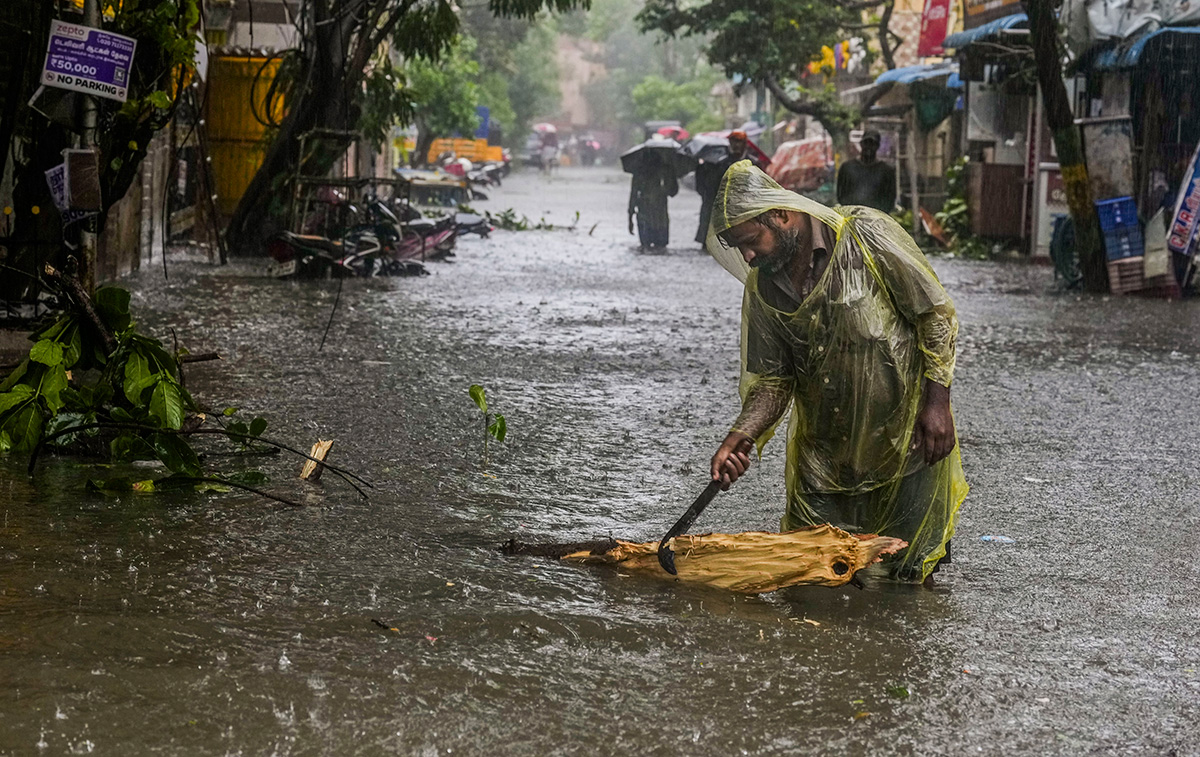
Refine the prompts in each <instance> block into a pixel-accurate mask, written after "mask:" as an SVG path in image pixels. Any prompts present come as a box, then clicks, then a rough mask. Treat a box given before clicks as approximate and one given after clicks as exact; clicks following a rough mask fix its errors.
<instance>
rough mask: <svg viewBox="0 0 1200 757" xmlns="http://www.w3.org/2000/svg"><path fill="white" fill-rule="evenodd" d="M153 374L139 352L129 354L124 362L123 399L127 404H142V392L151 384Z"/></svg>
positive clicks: (148, 363)
mask: <svg viewBox="0 0 1200 757" xmlns="http://www.w3.org/2000/svg"><path fill="white" fill-rule="evenodd" d="M153 380H154V374H152V373H151V372H150V362H149V361H148V360H146V356H145V355H143V354H142V353H140V352H131V353H130V354H129V359H128V360H126V361H125V399H127V400H129V404H131V405H133V406H135V407H136V406H137V405H140V404H142V392H143V391H145V389H146V387H148V386H150V384H151V383H153Z"/></svg>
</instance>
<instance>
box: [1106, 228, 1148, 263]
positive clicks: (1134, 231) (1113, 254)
mask: <svg viewBox="0 0 1200 757" xmlns="http://www.w3.org/2000/svg"><path fill="white" fill-rule="evenodd" d="M1145 252H1146V240H1145V238H1144V237H1143V236H1142V229H1141V227H1140V226H1134V227H1132V228H1128V229H1117V230H1116V231H1108V232H1105V233H1104V253H1105V254H1106V255H1107V256H1108V259H1109V260H1123V259H1124V258H1136V257H1138V256H1139V255H1144V254H1145Z"/></svg>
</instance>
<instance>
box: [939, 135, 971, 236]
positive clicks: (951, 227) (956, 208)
mask: <svg viewBox="0 0 1200 757" xmlns="http://www.w3.org/2000/svg"><path fill="white" fill-rule="evenodd" d="M934 218H936V219H937V222H938V223H940V224H941V225H942V228H943V229H945V230H946V233H948V234H950V235H951V236H952V237H955V238H957V237H961V236H964V235H966V234H968V233H970V231H969V230H970V227H971V214H970V209H969V208H968V206H967V156H965V155H964V156H963V157H961V158H959V159H958V160H956V161H954V162H953V163H951V164H950V167H949V168H947V169H946V203H945V205H943V206H942V209H941V210H940V211H938V212H937V213H935V214H934Z"/></svg>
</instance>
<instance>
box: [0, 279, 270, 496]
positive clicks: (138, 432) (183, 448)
mask: <svg viewBox="0 0 1200 757" xmlns="http://www.w3.org/2000/svg"><path fill="white" fill-rule="evenodd" d="M129 299H130V298H129V292H127V291H125V290H123V289H119V288H116V287H104V288H101V289H98V290H97V291H96V294H95V296H94V298H93V304H94V306H95V309H96V312H97V314H98V315H99V317H100V320H101V321H102V322H103V323H104V324H105V326H106V327H107V328H108V329H109V331H111V333H112V334H113V337H114V339H115V345H116V346H115V348H114V349H112V350H111V351H108V350H107V349H106V348H105V346H104V343H103V342H102V341H101V340H100V339H99V338H98V337H97V336H95V334H94V332H95V328H94V327H93V326H92V325H91V324H90V323H88V324H87V325H86V327H85V326H84V322H83V321H82V320H81V317H80V316H79V315H77V314H76V313H74V312H71V313H68V314H66V315H63V316H61V317H59V318H58V319H57V320H55V321H54V322H52V323H51V324H50V325H48V326H47V327H45V328H43V329H41V330H40V331H38V332H36V333H34V334H33V335H32V336H31V337H30V338H31V339H32V341H33V345H32V347H30V350H29V356H28V358H27V359H26V360H25V361H23V362H22V363H21V364H20V365H19V366H18V367H17V368H16V369H15V370H13V372H12V373H10V374H9V375H8V377H7V378H6V379H5V380H4V381H3V382H2V383H0V453H9V452H12V453H19V454H29V453H31V452H33V451H34V450H35V449H36V448H37V447H38V446H39V444H40V443H42V442H43V440H45V441H48V442H49V443H52V444H54V445H55V446H57V447H59V448H63V449H67V448H72V447H78V446H80V445H83V447H84V449H90V448H91V447H94V445H95V441H94V440H95V439H96V437H98V436H99V434H100V432H101V429H102V428H104V427H111V428H112V429H114V430H115V431H116V432H117V433H116V436H115V437H114V438H112V440H111V441H110V442H109V445H108V448H109V453H110V455H111V457H112V459H113V460H114V461H115V462H130V461H133V460H158V461H159V462H161V463H162V464H163V465H164V466H165V467H166V469H167V470H168V471H169V472H170V473H171V474H172V475H173V476H176V481H180V480H183V479H181V478H178V477H184V478H190V479H206V480H207V478H208V477H206V475H205V473H204V470H203V467H202V466H201V463H200V458H199V455H198V454H197V453H196V451H195V449H194V448H193V447H192V446H191V444H190V443H189V442H188V440H187V439H186V437H185V436H184V434H182V433H180V432H181V431H182V430H183V428H184V425H185V420H186V419H187V417H188V416H190V415H194V414H196V413H197V412H198V410H197V407H196V403H195V401H194V400H193V399H192V396H191V394H190V393H188V391H187V390H186V389H185V388H184V386H183V383H182V374H181V373H180V367H179V358H178V356H177V355H174V354H172V353H170V352H168V351H167V350H166V349H165V348H164V347H163V345H162V343H161V342H159V341H158V340H156V339H152V338H150V337H147V336H144V335H142V334H139V333H138V332H137V331H136V329H135V324H134V322H133V319H132V316H131V314H130V311H129ZM236 413H237V410H236V409H235V408H228V409H227V410H226V411H225V412H224V414H223V415H222V416H221V418H220V420H221V421H232V422H229V423H228V425H227V427H226V430H228V431H230V432H231V433H233V434H234V435H235V436H238V437H248V438H239V439H238V442H239V443H240V444H241V445H242V446H243V447H247V446H248V445H249V443H250V442H251V441H253V438H254V437H260V436H261V435H262V433H263V432H264V431H265V430H266V427H267V422H266V421H265V420H263V419H262V418H255V419H254V420H253V421H252V422H251V423H250V424H249V425H248V426H247V425H246V424H245V423H242V422H240V421H236V420H232V419H233V417H234V416H235V414H236ZM72 429H79V430H78V432H72ZM52 437H53V438H52ZM89 440H92V442H91V443H90V444H89V443H88V442H89ZM192 483H196V482H195V481H193V482H192ZM200 483H204V482H203V481H201V482H200ZM93 484H94V488H97V487H98V488H102V489H105V490H112V489H114V488H116V489H119V490H123V491H153V490H157V489H162V488H163V486H162V480H159V481H157V482H154V481H123V480H115V481H109V482H100V483H96V482H93Z"/></svg>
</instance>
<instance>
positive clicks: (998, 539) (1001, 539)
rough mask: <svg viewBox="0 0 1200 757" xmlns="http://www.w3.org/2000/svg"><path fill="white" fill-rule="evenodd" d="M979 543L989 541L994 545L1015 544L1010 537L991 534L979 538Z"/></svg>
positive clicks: (1014, 540)
mask: <svg viewBox="0 0 1200 757" xmlns="http://www.w3.org/2000/svg"><path fill="white" fill-rule="evenodd" d="M979 541H989V542H993V543H995V544H1016V542H1017V540H1016V539H1014V538H1012V537H1011V536H994V535H992V534H988V535H986V536H980V537H979Z"/></svg>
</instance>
